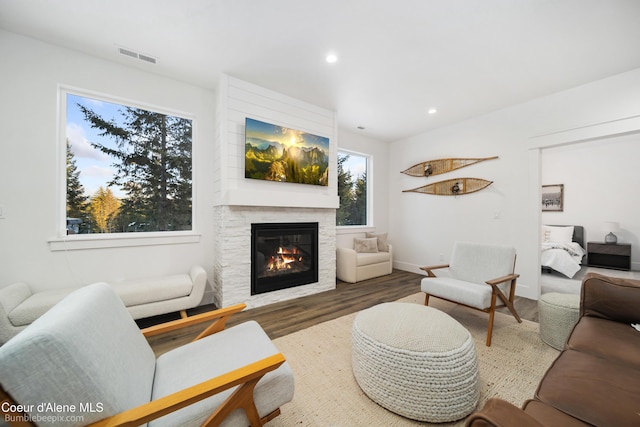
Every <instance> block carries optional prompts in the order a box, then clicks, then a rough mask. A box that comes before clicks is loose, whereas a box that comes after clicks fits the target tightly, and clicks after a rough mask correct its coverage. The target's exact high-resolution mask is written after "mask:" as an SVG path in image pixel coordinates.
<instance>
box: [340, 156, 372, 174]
mask: <svg viewBox="0 0 640 427" xmlns="http://www.w3.org/2000/svg"><path fill="white" fill-rule="evenodd" d="M345 154H348V155H349V159H348V160H347V161H345V162H344V168H345V169H347V170H349V171H350V172H351V175H352V176H353V178H357V177H360V176H362V175H363V174H364V173H365V172H366V171H367V158H366V157H364V156H359V155H357V154H351V153H348V152H343V153H342V155H345Z"/></svg>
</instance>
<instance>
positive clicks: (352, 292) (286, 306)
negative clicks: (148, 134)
mask: <svg viewBox="0 0 640 427" xmlns="http://www.w3.org/2000/svg"><path fill="white" fill-rule="evenodd" d="M423 277H424V276H423V275H420V274H415V273H409V272H406V271H400V270H394V271H393V274H391V275H389V276H383V277H378V278H375V279H370V280H366V281H363V282H359V283H345V282H341V281H337V283H336V289H333V290H330V291H326V292H321V293H318V294H315V295H310V296H306V297H301V298H296V299H293V300H289V301H283V302H279V303H275V304H270V305H267V306H263V307H257V308H253V309H250V310H245V311H243V312H241V313H238V314H236V315H234V316H233V317H232V319H231V320H230V321H229V322H228V324H227V325H228V326H233V325H235V324H238V323H242V322H245V321H247V320H255V321H257V322H258V323H260V325H261V326H262V328H263V329H264V330H265V332H266V333H267V334H268V335H269V337H271V339H275V338H278V337H281V336H284V335H287V334H290V333H292V332H296V331H299V330H302V329H305V328H308V327H310V326H313V325H315V324H318V323H321V322H326V321H328V320H332V319H336V318H338V317H341V316H344V315H346V314H350V313H354V312H356V311H360V310H363V309H365V308H369V307H372V306H374V305H376V304H380V303H382V302H388V301H395V300H398V299H400V298H403V297H406V296H409V295H412V294H415V293H418V292H420V280H421V279H422V278H423ZM515 307H516V310H517V311H518V314H520V316H521V317H522V318H523V319H527V320H532V321H535V322H537V321H538V309H537V302H536V301H533V300H529V299H526V298H521V297H516V300H515ZM213 308H214V307H206V306H204V307H198V308H195V309H193V310H189V314H196V313H199V312H203V311H206V310H209V309H213ZM500 311H505V312H508V311H507V310H506V309H505V308H503V309H500ZM173 316H174V317H173V318H177V317H178V316H177V314H174V315H173ZM167 320H172V318H171V316H157V317H154V318H149V319H143V320H140V321H138V324H139V325H140V326H141V327H146V326H149V325H151V324H155V323H160V322H163V321H167ZM202 328H203V327H202V326H193V327H189V328H185V329H184V330H182V331H177V332H171V333H167V334H164V335H161V336H158V337H153V338H151V339H150V340H149V342H150V344H151V346H152V347H153V349H154V351H155V352H156V354H161V353H164V352H165V351H168V350H170V349H172V348H175V347H177V346H180V345H183V344H185V343H187V342H189V341H190V340H191V339H193V338H194V337H195V336H196V335H197V334H198V333H199V332H200V331H201V330H202Z"/></svg>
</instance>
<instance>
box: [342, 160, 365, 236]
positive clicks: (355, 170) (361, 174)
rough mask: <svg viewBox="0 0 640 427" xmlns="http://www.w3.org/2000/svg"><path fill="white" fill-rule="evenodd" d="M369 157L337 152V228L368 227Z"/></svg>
mask: <svg viewBox="0 0 640 427" xmlns="http://www.w3.org/2000/svg"><path fill="white" fill-rule="evenodd" d="M368 169H369V157H368V156H366V155H364V154H358V153H353V152H348V151H338V196H339V197H340V208H338V210H337V212H336V225H337V226H366V225H369V215H368V211H369V209H368V197H367V195H368V188H369V187H368V183H367V173H368Z"/></svg>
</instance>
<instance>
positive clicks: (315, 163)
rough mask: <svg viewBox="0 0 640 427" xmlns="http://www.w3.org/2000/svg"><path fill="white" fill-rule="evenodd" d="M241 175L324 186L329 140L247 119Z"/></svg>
mask: <svg viewBox="0 0 640 427" xmlns="http://www.w3.org/2000/svg"><path fill="white" fill-rule="evenodd" d="M244 176H245V178H251V179H261V180H267V181H280V182H293V183H299V184H313V185H323V186H327V185H328V183H329V138H326V137H322V136H318V135H313V134H310V133H307V132H303V131H299V130H294V129H290V128H286V127H282V126H278V125H274V124H270V123H265V122H261V121H259V120H255V119H251V118H248V117H247V119H246V126H245V172H244Z"/></svg>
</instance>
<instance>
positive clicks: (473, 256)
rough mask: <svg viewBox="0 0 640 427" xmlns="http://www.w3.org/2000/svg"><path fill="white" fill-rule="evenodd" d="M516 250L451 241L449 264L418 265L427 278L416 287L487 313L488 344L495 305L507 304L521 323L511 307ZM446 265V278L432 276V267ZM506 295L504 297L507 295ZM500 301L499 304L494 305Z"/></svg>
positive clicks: (503, 305) (427, 300) (436, 267)
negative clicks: (452, 242) (447, 270)
mask: <svg viewBox="0 0 640 427" xmlns="http://www.w3.org/2000/svg"><path fill="white" fill-rule="evenodd" d="M515 263H516V250H515V248H513V247H510V246H500V245H485V244H480V243H469V242H455V243H454V246H453V251H452V253H451V260H450V262H449V264H444V265H434V266H429V267H422V270H425V271H426V272H427V277H425V278H424V279H422V281H421V284H420V289H421V290H422V292H424V293H425V294H426V297H425V300H424V305H429V296H434V297H437V298H441V299H444V300H447V301H451V302H455V303H458V304H462V305H464V306H467V307H470V308H473V309H476V310H480V311H484V312H486V313H489V327H488V331H487V346H490V345H491V335H492V332H493V318H494V314H495V310H496V308H501V307H508V309H509V311H510V312H511V314H513V316H514V317H515V318H516V320H517V321H518V322H520V323H521V322H522V320H521V319H520V316H518V313H517V312H516V309H515V307H514V306H513V299H514V296H515V290H516V280H517V278H518V277H520V275H519V274H514V270H515ZM439 268H448V269H449V277H436V275H435V274H434V273H433V270H436V269H439ZM507 295H508V296H507ZM498 300H500V302H501V304H497V302H498Z"/></svg>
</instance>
